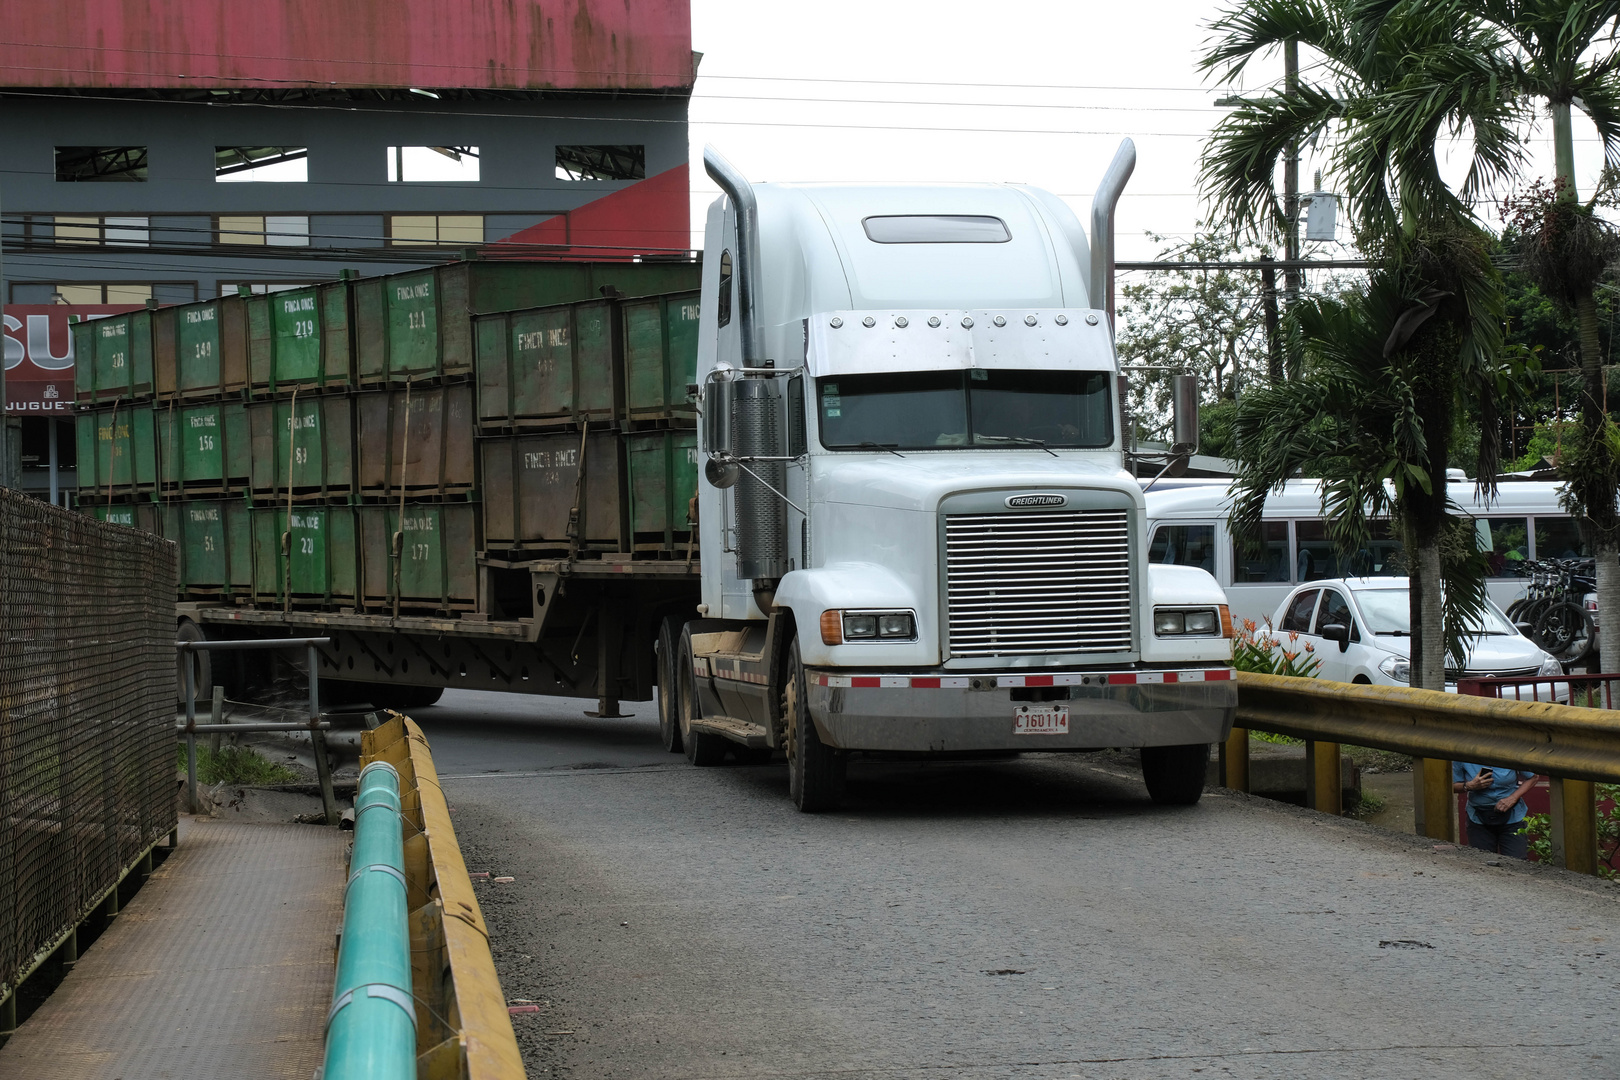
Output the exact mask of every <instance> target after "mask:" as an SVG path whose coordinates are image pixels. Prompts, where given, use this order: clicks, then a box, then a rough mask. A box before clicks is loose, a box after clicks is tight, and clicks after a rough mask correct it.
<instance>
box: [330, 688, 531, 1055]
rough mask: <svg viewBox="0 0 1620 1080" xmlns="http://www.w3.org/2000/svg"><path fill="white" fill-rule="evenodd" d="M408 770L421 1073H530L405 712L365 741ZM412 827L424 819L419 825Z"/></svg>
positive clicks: (408, 855)
mask: <svg viewBox="0 0 1620 1080" xmlns="http://www.w3.org/2000/svg"><path fill="white" fill-rule="evenodd" d="M373 761H386V762H387V763H388V764H390V765H392V766H393V767H394V768H395V769H397V770H398V771H399V775H400V787H401V792H400V795H401V800H400V801H401V803H402V804H403V813H404V816H405V820H406V823H407V826H408V827H407V828H406V830H405V832H406V838H405V879H406V892H407V895H408V898H409V900H408V902H409V906H410V910H411V916H410V923H411V926H410V930H411V984H412V994H413V996H414V997H415V998H416V1016H417V1024H416V1051H417V1058H416V1075H417V1077H418V1080H523V1077H524V1071H523V1057H522V1054H521V1053H519V1051H518V1045H517V1037H516V1035H514V1034H513V1031H512V1019H511V1016H510V1014H509V1013H508V1012H507V1006H506V997H505V995H504V994H503V993H502V991H501V982H500V978H499V977H498V976H497V975H496V974H495V960H494V958H493V957H492V956H491V955H490V951H489V928H488V927H487V926H486V925H485V924H484V915H483V912H482V911H480V910H479V907H478V898H477V897H476V896H475V895H474V894H473V887H472V879H471V878H469V877H468V876H467V865H466V863H465V862H463V861H462V858H461V848H460V847H459V846H458V845H457V844H456V832H455V829H454V828H452V827H451V825H450V808H449V806H448V805H446V803H445V801H444V792H443V791H442V790H440V788H439V776H438V773H437V772H435V771H434V768H433V755H432V753H431V752H430V751H429V749H428V743H427V738H426V737H425V736H424V735H423V734H422V729H421V728H419V727H417V726H416V723H415V722H414V721H412V720H410V719H409V718H407V717H404V716H401V715H400V714H399V713H393V714H391V719H389V720H388V721H387V722H386V723H384V724H382V725H381V726H380V727H377V728H376V729H374V730H372V731H368V732H366V733H365V734H364V735H363V736H361V740H360V764H361V766H362V767H364V766H366V765H368V764H370V763H371V762H373ZM411 826H414V828H412V827H411Z"/></svg>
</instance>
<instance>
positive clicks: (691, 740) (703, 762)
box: [675, 632, 730, 768]
mask: <svg viewBox="0 0 1620 1080" xmlns="http://www.w3.org/2000/svg"><path fill="white" fill-rule="evenodd" d="M680 657H681V660H680V670H679V671H678V672H677V673H676V675H677V678H676V683H675V685H676V686H677V687H678V688H679V693H678V696H679V698H680V701H679V702H678V704H679V706H680V717H681V730H680V736H681V745H682V746H683V747H684V748H685V750H686V760H687V761H690V762H691V763H692V764H693V765H697V766H699V767H700V768H707V767H708V766H710V765H718V764H720V762H721V761H723V760H724V759H725V756H726V748H727V747H728V746H729V745H730V740H728V739H726V738H724V737H722V736H720V735H711V734H709V733H707V732H702V731H693V730H692V718H693V717H694V716H696V715H697V687H695V686H693V685H692V635H691V634H688V633H685V632H682V634H681V651H680Z"/></svg>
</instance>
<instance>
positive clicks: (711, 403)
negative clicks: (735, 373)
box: [703, 378, 742, 488]
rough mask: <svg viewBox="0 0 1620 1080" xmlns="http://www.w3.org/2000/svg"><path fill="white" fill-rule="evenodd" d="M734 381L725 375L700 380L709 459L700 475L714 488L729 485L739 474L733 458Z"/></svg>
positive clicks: (705, 445) (705, 441)
mask: <svg viewBox="0 0 1620 1080" xmlns="http://www.w3.org/2000/svg"><path fill="white" fill-rule="evenodd" d="M733 396H734V386H733V384H732V383H731V382H730V381H729V380H727V379H725V378H711V379H708V380H706V381H705V382H704V384H703V448H704V449H705V450H706V451H707V452H708V455H709V457H708V460H707V461H706V462H705V463H704V465H703V475H704V477H705V478H706V479H707V480H708V481H709V483H710V484H712V485H714V486H715V487H717V488H728V487H731V486H732V485H733V484H735V483H736V482H737V480H738V479H739V478H740V477H741V476H742V470H741V469H740V468H738V466H737V463H736V462H735V461H733V460H731V458H732V447H731V402H732V398H733Z"/></svg>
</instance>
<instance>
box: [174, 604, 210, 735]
mask: <svg viewBox="0 0 1620 1080" xmlns="http://www.w3.org/2000/svg"><path fill="white" fill-rule="evenodd" d="M174 640H176V641H207V640H208V635H207V634H205V633H203V628H202V627H200V626H198V625H197V624H196V623H195V622H193V621H192V620H191V619H181V620H180V622H179V624H178V625H177V626H176V627H175V630H174ZM187 664H190V665H191V678H192V691H193V694H194V700H195V701H196V703H197V704H196V708H197V711H198V712H203V713H206V712H207V711H208V709H209V707H210V705H211V703H212V702H213V699H214V661H213V654H212V653H210V652H208V651H207V650H203V651H201V652H194V653H182V652H176V653H175V657H174V683H175V686H174V700H175V704H176V705H178V706H179V707H180V708H182V709H184V708H185V707H186V665H187Z"/></svg>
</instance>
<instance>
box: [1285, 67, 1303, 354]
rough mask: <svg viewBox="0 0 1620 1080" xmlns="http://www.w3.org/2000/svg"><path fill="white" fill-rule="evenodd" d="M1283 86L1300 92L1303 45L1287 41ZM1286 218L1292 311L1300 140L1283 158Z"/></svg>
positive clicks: (1297, 283) (1296, 290) (1299, 281)
mask: <svg viewBox="0 0 1620 1080" xmlns="http://www.w3.org/2000/svg"><path fill="white" fill-rule="evenodd" d="M1283 87H1284V90H1285V91H1286V92H1287V93H1288V95H1289V96H1292V95H1294V94H1297V93H1298V92H1299V42H1297V41H1294V40H1292V39H1290V40H1288V41H1285V42H1283ZM1283 215H1284V217H1285V218H1286V219H1287V227H1286V231H1285V233H1284V236H1283V261H1284V266H1283V292H1284V294H1285V295H1286V296H1287V299H1288V310H1290V311H1292V310H1293V309H1294V305H1295V304H1298V303H1299V294H1300V293H1301V292H1302V291H1304V290H1303V279H1304V274H1303V273H1302V272H1301V271H1300V269H1299V265H1298V264H1299V140H1298V139H1290V140H1288V149H1287V150H1286V152H1285V156H1284V157H1283ZM1298 368H1299V362H1298V358H1297V357H1295V356H1292V355H1290V356H1289V357H1288V373H1289V374H1290V375H1297V374H1298V373H1299V371H1298Z"/></svg>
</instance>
